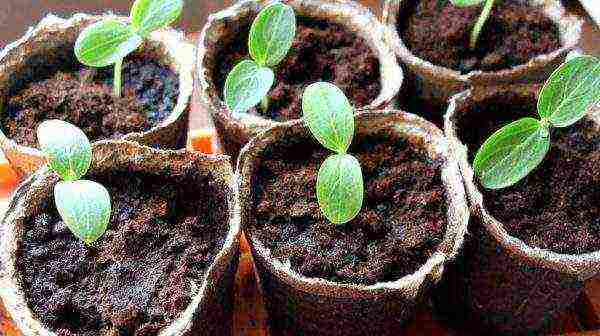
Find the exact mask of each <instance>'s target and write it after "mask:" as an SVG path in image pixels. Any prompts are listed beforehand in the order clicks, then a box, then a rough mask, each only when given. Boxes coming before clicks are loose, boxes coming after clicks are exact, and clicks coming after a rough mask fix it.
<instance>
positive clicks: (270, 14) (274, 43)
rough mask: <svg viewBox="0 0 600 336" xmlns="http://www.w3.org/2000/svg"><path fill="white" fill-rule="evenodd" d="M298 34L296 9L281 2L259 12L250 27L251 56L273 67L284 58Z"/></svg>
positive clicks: (259, 62) (249, 44) (249, 45)
mask: <svg viewBox="0 0 600 336" xmlns="http://www.w3.org/2000/svg"><path fill="white" fill-rule="evenodd" d="M295 36H296V15H295V14H294V9H293V8H292V7H290V6H288V5H285V4H283V3H280V2H276V3H273V4H271V5H269V6H267V7H265V8H264V9H263V10H261V11H260V13H258V15H257V17H256V18H255V19H254V22H253V23H252V26H251V27H250V35H249V37H248V48H249V50H250V56H252V58H253V59H254V60H255V61H256V62H257V63H258V64H260V65H261V66H267V67H273V66H275V65H277V64H279V62H281V61H282V60H283V58H284V57H285V55H286V54H287V53H288V51H289V50H290V48H291V46H292V43H293V41H294V37H295Z"/></svg>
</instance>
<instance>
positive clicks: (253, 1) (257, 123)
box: [196, 0, 404, 132]
mask: <svg viewBox="0 0 600 336" xmlns="http://www.w3.org/2000/svg"><path fill="white" fill-rule="evenodd" d="M274 1H277V0H267V3H266V4H265V5H267V4H268V3H270V2H274ZM286 3H287V4H288V5H290V6H292V7H293V8H294V10H295V11H296V15H297V16H307V17H311V18H323V17H325V20H326V21H329V22H332V21H333V22H335V23H338V24H341V25H342V26H344V28H345V29H346V31H347V32H354V33H355V34H357V35H359V36H360V37H362V38H364V39H365V41H366V42H367V44H368V45H369V47H370V49H371V50H372V51H373V52H374V53H375V55H376V56H377V59H378V61H379V69H380V76H379V77H380V78H379V81H380V84H381V90H380V92H379V94H378V96H377V97H376V98H375V100H374V101H372V102H371V103H370V104H369V105H367V106H365V107H362V108H370V109H378V108H384V107H386V106H388V105H389V104H390V103H391V102H392V101H393V100H394V99H395V98H396V95H397V94H398V92H399V91H400V87H401V85H402V81H403V78H404V75H403V71H402V68H401V67H400V65H399V64H398V61H397V59H396V56H395V54H394V51H393V50H392V48H391V46H389V45H388V43H387V40H386V39H385V30H386V28H385V27H384V25H383V24H382V23H381V22H380V21H379V20H378V18H377V17H375V15H374V14H373V13H372V12H371V11H370V10H369V9H368V8H366V7H364V6H362V5H361V4H359V3H357V2H354V1H349V0H286ZM261 8H263V5H261V1H260V0H240V1H238V2H236V3H234V4H233V5H232V6H230V7H227V8H225V9H223V10H221V11H219V12H216V13H213V14H211V15H210V16H209V17H208V20H207V23H206V24H205V25H204V28H203V29H202V31H201V32H200V37H199V39H198V48H197V52H198V57H197V60H196V62H197V63H196V68H197V69H198V73H197V86H198V88H199V91H200V97H201V99H202V100H203V101H204V103H205V104H206V105H207V106H208V107H209V110H210V112H211V114H212V115H213V116H215V115H218V116H219V117H220V118H223V119H225V120H227V122H228V123H231V124H233V125H234V127H236V128H238V129H247V128H248V129H249V130H250V131H252V130H253V129H255V128H258V129H260V128H266V127H270V126H273V125H279V124H281V123H282V122H279V121H275V120H272V119H268V118H265V117H262V116H259V115H254V114H250V113H240V117H239V118H236V117H233V116H232V115H231V113H230V111H229V110H228V108H227V106H226V105H225V103H224V102H223V100H222V99H220V98H219V96H215V95H214V92H213V90H212V88H211V85H210V83H211V82H212V79H211V76H210V74H209V73H208V71H207V68H206V67H205V66H204V63H205V61H206V60H207V59H209V58H210V57H211V56H214V55H213V54H212V53H211V50H210V47H209V42H208V40H209V39H215V36H213V35H215V34H219V33H221V32H220V31H218V32H217V33H215V32H213V28H214V27H217V26H218V25H219V24H221V22H223V23H224V24H226V23H227V21H229V20H232V18H235V17H238V16H240V15H247V13H251V12H258V11H260V9H261ZM317 8H319V10H318V11H317V10H316V9H317ZM298 13H299V14H298ZM335 15H337V16H340V17H341V18H339V19H337V20H334V19H333V17H334V16H335ZM348 20H350V21H351V23H348ZM367 27H368V28H367ZM220 37H221V36H216V38H220ZM256 132H258V131H256Z"/></svg>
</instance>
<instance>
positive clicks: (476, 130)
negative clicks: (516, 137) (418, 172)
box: [436, 85, 600, 335]
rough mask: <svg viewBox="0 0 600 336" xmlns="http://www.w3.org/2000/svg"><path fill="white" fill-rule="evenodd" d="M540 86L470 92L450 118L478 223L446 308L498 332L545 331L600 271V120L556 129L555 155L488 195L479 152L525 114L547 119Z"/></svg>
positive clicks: (455, 103) (452, 279)
mask: <svg viewBox="0 0 600 336" xmlns="http://www.w3.org/2000/svg"><path fill="white" fill-rule="evenodd" d="M540 88H541V86H540V85H533V86H532V85H512V86H499V87H495V88H476V89H472V90H468V91H465V92H463V93H460V94H458V95H456V96H454V97H453V98H452V100H451V102H450V106H449V109H448V112H447V114H446V117H445V122H446V126H445V128H446V134H447V136H448V139H449V141H450V143H451V146H452V151H453V152H454V153H456V155H457V158H458V160H459V165H460V168H461V172H462V174H463V178H464V180H465V185H466V190H467V193H468V196H469V200H470V203H471V207H472V212H473V213H474V214H476V216H474V217H473V223H472V227H471V228H470V231H472V232H473V234H471V235H470V236H469V239H467V242H466V243H465V245H466V248H465V250H464V255H463V256H462V257H461V258H459V262H458V263H457V264H458V267H456V268H453V269H452V271H451V272H449V274H450V276H449V277H448V278H449V281H448V283H446V284H445V286H444V289H443V290H441V291H440V295H436V303H437V304H436V306H437V307H438V308H439V310H440V311H442V312H444V313H445V314H447V315H448V316H449V317H450V318H451V319H452V320H459V321H460V320H462V319H466V320H468V321H469V326H471V327H472V328H475V327H476V325H477V324H479V327H480V328H481V329H482V330H485V332H486V333H488V334H489V333H492V332H495V333H497V334H503V335H504V334H531V333H535V332H536V331H538V330H539V329H541V328H543V327H544V326H545V325H546V324H547V322H549V321H550V320H551V319H552V318H553V316H554V315H555V314H557V313H559V312H561V311H563V310H565V309H566V308H567V307H568V306H570V305H571V304H572V303H573V302H574V301H575V299H576V298H577V297H578V295H580V294H581V293H582V291H583V289H584V288H583V285H584V281H585V280H587V279H590V278H591V277H593V276H594V275H596V274H597V273H598V272H599V270H600V245H599V244H600V243H599V242H600V226H598V218H600V216H599V214H600V210H599V208H598V203H597V199H598V198H597V195H598V193H599V192H600V186H599V184H598V174H599V172H600V170H598V169H597V168H598V167H599V166H598V165H599V164H600V163H599V160H598V158H599V157H600V133H599V132H598V131H599V126H598V125H599V124H598V115H597V113H596V114H595V115H593V114H590V116H588V117H586V118H584V119H583V120H581V121H580V122H578V123H576V124H575V125H573V126H571V127H567V128H563V129H553V130H552V131H551V134H550V141H551V147H550V150H549V152H548V154H547V156H546V158H545V159H544V161H543V162H542V163H541V164H540V166H538V167H537V168H536V169H535V170H534V171H532V172H531V173H530V174H529V175H528V176H527V177H525V178H524V179H523V180H521V181H519V182H518V183H517V184H515V185H513V186H511V187H508V188H505V189H500V190H488V189H485V188H483V187H482V186H481V184H480V183H479V181H478V180H477V179H476V178H475V176H474V172H473V168H472V166H471V163H472V160H473V157H474V154H475V152H476V151H477V149H478V148H479V147H480V146H481V145H482V144H483V142H484V141H485V140H486V139H487V138H488V137H489V136H490V135H491V134H492V133H493V132H494V131H496V130H497V129H499V128H501V127H502V126H503V125H506V124H508V123H509V122H512V121H514V120H517V119H518V118H520V117H525V116H529V117H537V109H536V104H537V97H538V92H539V89H540ZM449 294H452V295H449ZM475 321H477V322H479V323H477V322H475Z"/></svg>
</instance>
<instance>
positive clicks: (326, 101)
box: [302, 82, 364, 224]
mask: <svg viewBox="0 0 600 336" xmlns="http://www.w3.org/2000/svg"><path fill="white" fill-rule="evenodd" d="M302 111H303V112H302V113H303V116H302V119H303V120H304V123H305V124H306V125H307V126H308V128H309V129H310V131H311V133H312V134H313V136H314V137H315V138H316V139H317V140H318V141H319V142H320V143H321V144H322V145H323V146H324V147H325V148H327V149H330V150H332V151H333V152H335V154H333V155H331V156H329V157H328V158H327V159H326V160H325V162H323V164H322V165H321V168H320V169H319V174H318V176H317V201H318V203H319V207H320V208H321V211H322V212H323V215H324V216H325V218H327V219H328V220H329V221H331V222H332V223H335V224H344V223H347V222H349V221H350V220H352V219H353V218H354V217H356V215H358V212H359V211H360V209H361V207H362V202H363V193H364V186H363V177H362V171H361V168H360V163H359V162H358V160H357V159H356V158H355V157H354V156H352V155H350V154H348V153H347V151H348V148H349V147H350V143H352V137H353V136H354V110H353V108H352V106H351V105H350V102H349V101H348V98H346V96H345V95H344V92H342V90H340V89H339V88H338V87H336V86H335V85H333V84H330V83H324V82H318V83H314V84H311V85H309V86H308V87H307V88H306V89H305V90H304V95H303V96H302Z"/></svg>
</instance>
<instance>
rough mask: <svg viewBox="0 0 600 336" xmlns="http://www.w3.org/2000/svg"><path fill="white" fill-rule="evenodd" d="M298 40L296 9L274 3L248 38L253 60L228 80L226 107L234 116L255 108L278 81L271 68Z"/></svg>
mask: <svg viewBox="0 0 600 336" xmlns="http://www.w3.org/2000/svg"><path fill="white" fill-rule="evenodd" d="M295 36H296V15H295V14H294V10H293V8H291V7H290V6H288V5H285V4H282V3H280V2H276V3H273V4H271V5H269V6H267V7H265V8H264V9H263V10H261V11H260V13H258V15H257V16H256V18H255V19H254V21H253V22H252V26H251V27H250V35H249V37H248V49H249V50H250V56H251V58H252V59H251V60H244V61H241V62H240V63H238V64H237V65H236V66H235V67H234V68H233V69H232V70H231V72H230V73H229V75H228V76H227V79H226V80H225V88H224V98H225V104H226V105H227V107H228V108H229V110H230V111H231V112H233V113H243V112H246V111H248V110H249V109H251V108H252V107H254V106H256V105H257V104H258V103H259V102H260V101H261V100H262V99H263V98H264V97H265V96H266V95H267V93H268V92H269V90H270V89H271V87H272V86H273V83H274V81H275V73H274V72H273V70H272V68H273V67H275V66H276V65H277V64H279V63H280V62H281V61H282V60H283V59H284V58H285V56H286V54H287V53H288V51H289V49H290V48H291V46H292V43H293V41H294V37H295Z"/></svg>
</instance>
